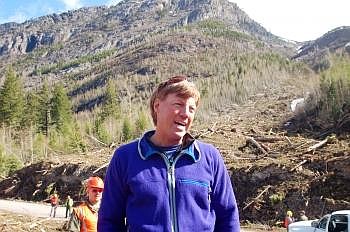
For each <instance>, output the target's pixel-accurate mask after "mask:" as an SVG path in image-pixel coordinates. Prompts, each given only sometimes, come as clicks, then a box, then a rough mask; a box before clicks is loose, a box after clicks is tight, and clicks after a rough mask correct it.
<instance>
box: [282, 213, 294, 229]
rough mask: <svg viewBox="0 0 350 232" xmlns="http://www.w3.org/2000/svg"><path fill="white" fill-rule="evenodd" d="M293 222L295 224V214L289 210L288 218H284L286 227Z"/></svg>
mask: <svg viewBox="0 0 350 232" xmlns="http://www.w3.org/2000/svg"><path fill="white" fill-rule="evenodd" d="M292 222H294V218H293V212H292V211H290V210H288V211H287V213H286V217H285V218H284V227H285V228H288V225H289V224H290V223H292Z"/></svg>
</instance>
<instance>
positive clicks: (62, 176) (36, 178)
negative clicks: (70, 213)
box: [0, 162, 106, 201]
mask: <svg viewBox="0 0 350 232" xmlns="http://www.w3.org/2000/svg"><path fill="white" fill-rule="evenodd" d="M105 169H106V168H105V167H103V168H101V169H98V167H96V166H85V165H81V164H78V163H76V164H71V163H53V162H40V163H36V164H32V165H29V166H27V167H25V168H23V169H21V170H18V171H17V172H15V173H14V174H13V175H12V176H11V177H8V178H7V179H5V180H3V181H1V182H0V189H1V190H0V196H1V198H15V199H22V200H28V201H45V200H47V199H48V198H49V196H50V195H51V194H52V193H53V192H55V191H56V192H57V193H58V194H59V196H60V198H61V199H66V197H67V195H70V196H72V197H73V199H75V200H81V199H82V198H83V197H84V194H83V186H84V185H83V183H84V181H85V180H86V179H87V178H89V177H90V176H92V175H96V176H100V177H102V178H104V173H105V171H106V170H105Z"/></svg>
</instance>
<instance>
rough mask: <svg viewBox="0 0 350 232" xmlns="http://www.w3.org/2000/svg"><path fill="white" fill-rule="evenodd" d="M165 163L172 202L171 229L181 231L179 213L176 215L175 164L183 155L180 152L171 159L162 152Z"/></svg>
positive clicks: (170, 200) (170, 201)
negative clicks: (178, 221)
mask: <svg viewBox="0 0 350 232" xmlns="http://www.w3.org/2000/svg"><path fill="white" fill-rule="evenodd" d="M161 156H162V157H163V159H164V161H165V164H166V166H167V178H168V188H169V203H170V216H171V231H172V232H179V228H178V223H177V215H176V197H175V164H176V162H177V161H178V159H179V158H180V157H181V156H182V154H181V153H180V154H179V155H177V156H176V157H175V159H173V158H171V160H169V159H168V158H167V157H166V156H165V155H164V154H163V153H161Z"/></svg>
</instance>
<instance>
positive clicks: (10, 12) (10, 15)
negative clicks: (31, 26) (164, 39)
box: [0, 0, 119, 24]
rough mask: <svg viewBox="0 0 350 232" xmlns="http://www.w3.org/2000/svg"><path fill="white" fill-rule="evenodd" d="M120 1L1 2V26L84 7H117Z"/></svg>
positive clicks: (28, 0) (11, 0)
mask: <svg viewBox="0 0 350 232" xmlns="http://www.w3.org/2000/svg"><path fill="white" fill-rule="evenodd" d="M118 2H119V0H0V24H1V23H6V22H18V23H22V22H24V21H25V20H28V19H32V18H37V17H40V16H43V15H47V14H53V13H62V12H65V11H68V10H73V9H78V8H81V7H83V6H101V5H107V6H110V5H116V4H117V3H118Z"/></svg>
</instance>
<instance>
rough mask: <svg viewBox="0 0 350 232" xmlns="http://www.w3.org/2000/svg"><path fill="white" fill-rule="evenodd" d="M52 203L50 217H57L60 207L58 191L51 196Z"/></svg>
mask: <svg viewBox="0 0 350 232" xmlns="http://www.w3.org/2000/svg"><path fill="white" fill-rule="evenodd" d="M50 204H51V210H50V217H51V215H52V216H53V217H56V211H57V207H58V195H57V193H54V194H52V195H51V196H50Z"/></svg>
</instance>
